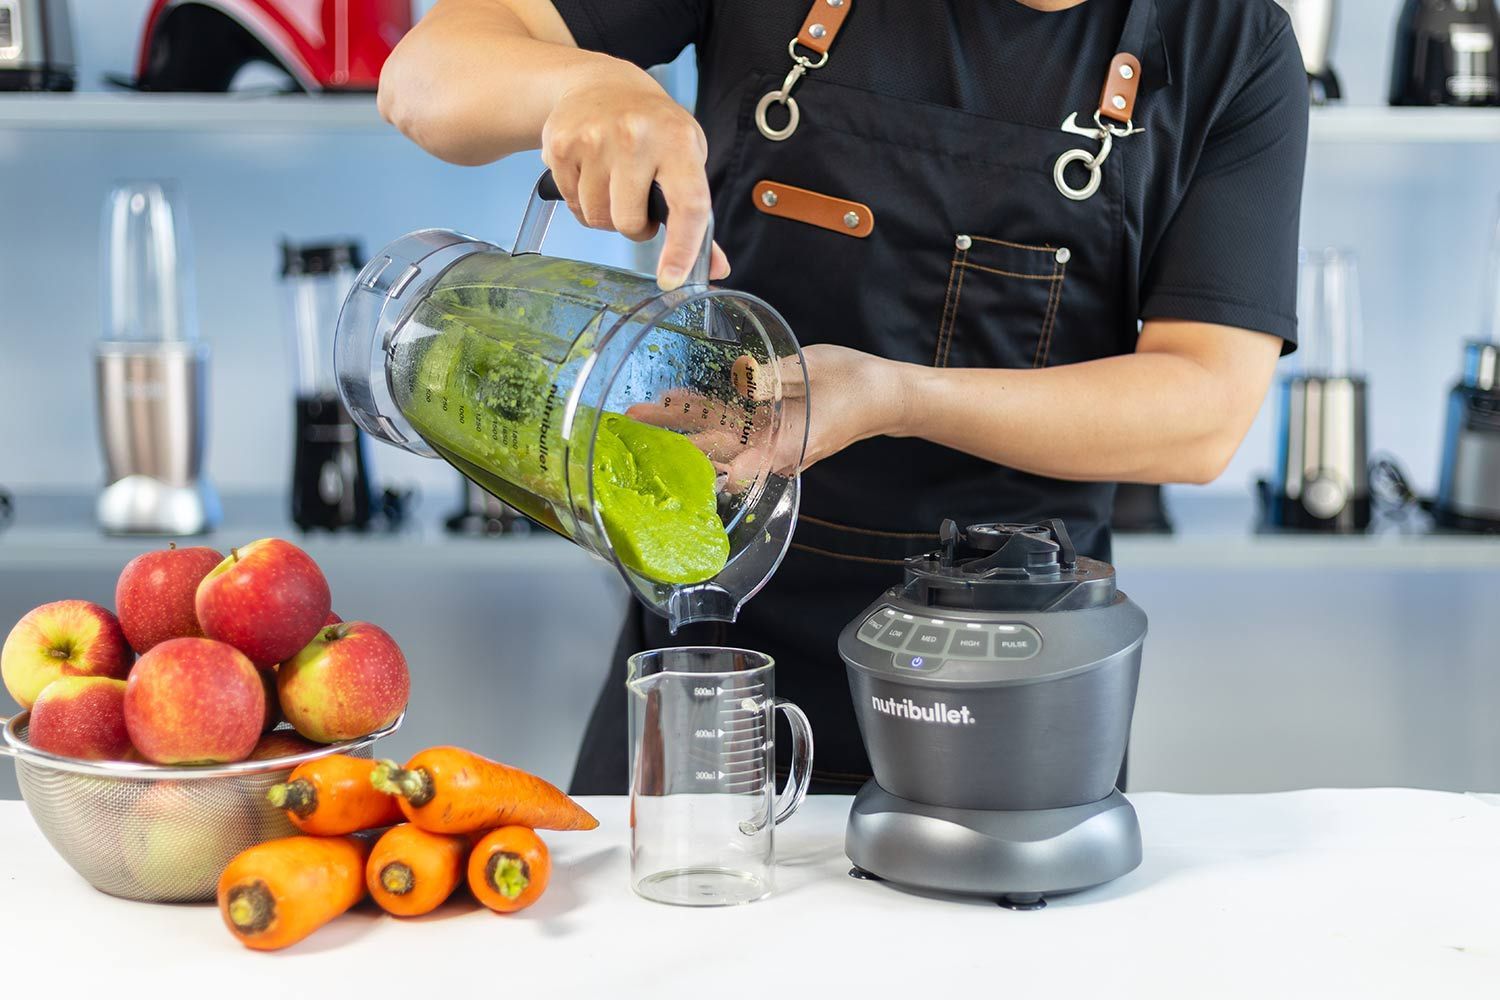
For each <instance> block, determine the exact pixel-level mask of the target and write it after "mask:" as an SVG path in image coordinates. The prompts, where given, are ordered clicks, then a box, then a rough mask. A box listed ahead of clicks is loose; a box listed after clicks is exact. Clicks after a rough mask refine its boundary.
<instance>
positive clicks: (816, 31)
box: [807, 24, 828, 38]
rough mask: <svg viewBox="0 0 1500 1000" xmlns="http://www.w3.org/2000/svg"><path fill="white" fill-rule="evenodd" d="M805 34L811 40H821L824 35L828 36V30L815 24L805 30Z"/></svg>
mask: <svg viewBox="0 0 1500 1000" xmlns="http://www.w3.org/2000/svg"><path fill="white" fill-rule="evenodd" d="M807 33H808V34H809V35H811V36H812V37H813V38H822V37H823V36H824V35H826V34H828V29H827V28H825V27H823V26H822V25H821V24H815V25H813V26H812V27H810V28H808V29H807Z"/></svg>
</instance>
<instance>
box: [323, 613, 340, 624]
mask: <svg viewBox="0 0 1500 1000" xmlns="http://www.w3.org/2000/svg"><path fill="white" fill-rule="evenodd" d="M343 620H344V619H342V618H340V617H339V616H338V614H337V613H336V612H333V611H330V612H328V617H327V618H325V619H323V624H324V625H337V624H338V623H339V622H341V621H343Z"/></svg>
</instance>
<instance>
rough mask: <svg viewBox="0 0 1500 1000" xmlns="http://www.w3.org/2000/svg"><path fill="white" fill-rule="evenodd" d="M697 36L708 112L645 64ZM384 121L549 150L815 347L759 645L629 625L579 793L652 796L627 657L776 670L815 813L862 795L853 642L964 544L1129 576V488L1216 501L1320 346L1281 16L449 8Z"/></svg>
mask: <svg viewBox="0 0 1500 1000" xmlns="http://www.w3.org/2000/svg"><path fill="white" fill-rule="evenodd" d="M688 45H693V46H695V47H696V58H697V64H698V73H699V76H698V94H697V112H696V117H695V116H694V115H692V114H689V113H688V112H687V111H686V110H685V109H683V108H682V107H680V106H679V105H678V104H677V103H675V102H674V101H673V99H672V98H671V97H670V96H669V95H668V94H666V93H665V92H664V91H663V89H662V88H661V87H660V86H658V85H657V83H656V82H655V80H654V79H653V78H652V77H651V76H650V75H649V74H648V73H647V72H646V70H645V67H649V66H652V65H656V64H661V63H665V62H669V61H671V60H673V59H674V58H675V57H677V56H678V55H679V53H681V52H682V51H683V50H684V49H685V48H686V47H687V46H688ZM379 103H380V108H381V110H382V113H383V114H384V115H385V116H386V117H387V118H388V119H389V120H390V121H391V122H393V123H394V124H395V125H396V126H397V127H398V128H400V130H401V131H402V132H404V133H405V134H406V135H407V136H409V137H410V138H412V139H413V140H415V141H416V142H417V143H419V144H420V145H422V146H423V147H425V148H426V149H427V150H429V151H431V152H432V153H434V154H436V155H437V156H439V157H442V158H444V159H446V160H450V161H453V162H455V163H464V164H481V163H486V162H489V161H492V160H494V159H496V158H498V157H501V156H505V155H507V154H509V153H512V152H515V151H518V150H522V149H530V148H538V147H539V148H540V149H541V155H542V159H543V160H544V161H545V162H546V164H547V165H548V166H549V167H550V168H551V170H552V172H553V174H554V176H555V177H556V180H557V184H558V187H559V188H560V190H561V191H562V193H563V195H564V197H565V199H566V201H567V203H568V206H569V208H570V209H571V210H572V211H573V214H574V215H576V216H577V217H578V218H579V219H580V220H582V221H583V222H584V223H585V224H586V225H588V226H591V227H594V228H598V229H609V230H617V231H618V232H620V233H623V234H624V235H626V236H629V237H631V238H634V239H644V238H647V237H650V236H651V235H653V232H654V229H655V227H654V226H653V225H652V224H651V223H650V222H649V221H648V220H647V217H646V207H645V206H646V198H647V192H648V189H649V186H650V185H651V184H652V183H653V182H655V183H656V184H659V185H660V186H661V189H662V191H663V193H664V194H665V196H666V200H667V204H668V206H669V210H670V221H669V223H668V225H667V227H666V229H667V231H666V234H665V238H664V244H663V249H662V252H661V257H660V264H659V266H658V272H657V275H658V281H659V283H660V284H661V286H662V287H663V288H672V287H675V286H677V285H679V284H681V283H682V281H683V280H684V276H685V275H686V274H687V272H688V269H689V267H690V265H691V263H692V262H693V260H694V258H695V255H696V253H697V251H698V249H699V246H700V242H701V240H702V238H703V235H704V232H705V226H706V223H707V221H708V219H709V215H710V211H712V213H713V218H714V220H715V224H716V229H715V232H716V233H717V242H718V247H716V248H715V250H714V254H713V266H712V273H713V276H714V278H715V279H718V280H720V281H721V282H722V283H724V284H726V285H729V286H731V287H734V288H737V289H741V290H744V291H747V292H750V293H753V294H755V295H758V296H760V297H761V298H764V299H765V300H767V301H768V302H770V303H771V304H772V305H773V306H775V307H776V308H777V309H778V310H779V311H780V312H781V313H782V314H783V315H784V316H785V318H786V319H787V321H788V323H789V324H790V326H791V328H792V329H793V330H794V331H796V332H797V334H798V336H799V339H800V340H801V341H802V343H803V344H804V345H805V366H806V373H807V376H808V378H809V380H810V386H811V388H810V394H809V400H810V402H811V406H810V417H809V419H810V426H809V429H808V443H807V452H806V456H805V460H804V467H803V491H802V509H801V515H800V518H799V521H798V524H797V528H796V533H795V536H794V539H793V543H792V546H791V549H790V551H789V553H788V555H787V557H786V559H785V561H784V563H783V565H782V566H781V568H780V570H779V571H778V573H777V574H776V575H775V576H774V577H773V578H772V579H771V581H770V582H769V583H768V584H767V585H766V587H765V589H764V590H763V591H762V592H761V593H760V594H759V595H757V596H756V597H755V598H754V599H752V600H751V601H750V602H749V603H748V604H747V605H746V606H745V608H744V609H743V611H742V613H741V616H740V620H739V621H738V622H737V623H735V624H733V625H710V626H690V627H688V628H686V629H684V630H683V631H682V632H681V633H679V634H678V635H677V636H669V635H668V634H667V628H666V623H665V622H664V621H661V620H658V619H657V618H655V616H647V615H643V614H642V612H641V609H640V608H638V607H637V608H633V609H632V612H631V617H630V619H629V621H628V622H627V623H626V627H625V631H624V633H623V635H622V637H621V641H620V654H619V655H618V656H617V657H616V662H615V664H614V666H613V670H612V673H611V676H610V677H609V679H608V681H607V683H606V685H605V687H604V689H603V692H602V694H601V695H600V696H599V700H598V703H597V705H596V707H595V710H594V714H593V719H592V720H591V722H590V726H589V730H588V733H587V735H586V736H585V739H584V743H583V747H582V750H581V753H580V757H579V761H578V765H577V770H576V772H575V774H574V778H573V785H572V787H573V791H574V792H577V793H605V792H621V791H623V790H624V789H625V784H626V759H625V758H626V740H625V696H624V694H623V676H624V674H623V671H624V665H623V658H624V655H625V654H626V653H629V652H632V651H635V650H642V649H648V648H653V647H659V646H665V645H673V644H684V645H686V644H695V643H701V644H712V645H736V646H742V647H747V648H751V649H757V650H761V651H763V652H766V653H769V654H770V655H772V656H773V657H774V658H775V659H776V661H777V663H778V666H779V669H778V679H777V683H778V693H781V694H784V695H785V696H787V697H788V698H790V699H791V700H793V701H795V702H797V703H799V704H800V705H801V706H802V707H803V708H804V709H805V710H806V711H807V713H808V715H809V716H810V717H811V719H812V723H813V729H814V732H815V736H816V740H817V753H816V760H815V772H814V777H815V780H814V785H813V788H814V790H824V791H852V790H854V789H855V788H856V787H857V786H858V784H859V783H861V782H863V781H864V780H865V779H866V778H867V777H868V775H869V763H868V760H867V758H866V756H865V754H864V749H863V746H862V744H861V741H860V738H859V733H858V729H857V725H856V722H855V718H854V713H853V708H852V706H851V704H850V700H849V693H848V687H847V682H846V679H845V670H844V667H843V665H842V663H841V661H840V659H839V656H838V653H837V651H836V646H835V643H836V639H837V636H838V633H839V631H840V630H841V629H842V628H843V626H844V625H845V624H846V623H848V622H849V621H851V620H852V619H853V618H854V617H855V616H856V615H857V614H858V613H859V612H860V611H861V610H862V609H863V608H865V607H866V606H867V605H868V604H869V603H870V602H871V601H873V600H874V599H875V598H876V597H877V596H878V595H879V594H880V593H881V592H882V591H884V590H885V589H886V588H888V587H890V586H892V585H894V584H896V583H898V582H899V581H900V579H901V567H902V560H903V559H905V558H906V557H907V556H910V555H913V554H915V553H918V552H921V551H924V550H928V549H931V548H934V547H936V540H937V530H938V527H939V525H940V523H941V522H942V521H943V519H945V518H952V519H954V520H956V521H958V522H959V523H960V524H966V523H967V524H972V523H981V522H995V521H1004V522H1033V521H1037V520H1041V519H1043V518H1048V517H1061V518H1062V519H1063V520H1064V521H1065V523H1066V524H1067V526H1068V528H1069V529H1070V531H1071V533H1072V536H1073V538H1074V540H1075V542H1076V544H1077V547H1078V549H1079V551H1080V552H1082V553H1084V554H1087V555H1091V556H1094V557H1097V558H1103V559H1107V558H1108V557H1109V552H1110V535H1109V528H1108V523H1109V516H1110V510H1111V504H1112V498H1113V495H1114V490H1115V486H1114V484H1116V483H1119V482H1122V481H1123V482H1136V483H1172V482H1186V483H1206V482H1208V481H1210V480H1212V479H1214V478H1216V477H1217V476H1218V475H1219V474H1220V473H1221V472H1222V471H1223V469H1224V468H1225V466H1226V464H1227V463H1228V461H1229V459H1230V457H1231V456H1232V455H1233V453H1234V451H1235V449H1236V448H1237V447H1238V445H1239V443H1240V441H1241V439H1242V438H1243V437H1244V435H1245V433H1246V432H1247V431H1248V429H1249V427H1250V425H1251V422H1252V421H1253V420H1254V418H1255V415H1256V413H1257V411H1258V410H1259V407H1260V404H1261V402H1262V400H1263V398H1264V396H1265V393H1266V391H1267V388H1268V386H1269V385H1270V381H1271V378H1272V376H1273V373H1274V369H1275V365H1276V362H1277V358H1278V357H1279V355H1281V354H1282V353H1284V352H1287V351H1290V350H1291V349H1292V348H1293V346H1294V345H1295V340H1296V318H1295V302H1296V287H1295V286H1296V279H1297V243H1298V224H1299V214H1300V209H1301V194H1302V174H1303V166H1304V160H1305V156H1306V143H1307V122H1308V110H1307V109H1308V94H1307V81H1306V76H1305V74H1304V70H1303V66H1302V61H1301V57H1300V54H1299V50H1298V48H1297V44H1296V40H1295V38H1294V36H1293V34H1292V31H1291V26H1290V22H1289V19H1288V17H1287V15H1286V14H1285V13H1284V12H1283V11H1282V10H1281V9H1280V8H1279V7H1278V6H1277V5H1276V4H1275V3H1274V2H1273V0H941V2H938V0H934V2H929V3H912V2H910V0H760V2H755V3H750V2H745V0H441V2H439V3H438V4H437V6H436V7H435V8H434V9H433V10H432V11H431V12H430V13H429V14H428V15H427V16H426V17H424V18H423V19H422V20H421V22H420V23H419V24H418V25H417V26H416V27H415V28H414V29H413V30H412V31H411V33H410V34H408V35H407V36H406V37H405V39H403V40H402V42H401V43H400V45H399V46H398V47H397V48H396V50H395V52H394V53H393V55H392V56H391V58H390V60H389V61H388V62H387V64H386V66H385V69H384V72H383V73H382V75H381V81H380V92H379Z"/></svg>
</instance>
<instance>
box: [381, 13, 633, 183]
mask: <svg viewBox="0 0 1500 1000" xmlns="http://www.w3.org/2000/svg"><path fill="white" fill-rule="evenodd" d="M552 17H554V18H556V14H555V13H553V14H552ZM566 30H567V29H566V28H565V27H562V26H561V21H560V19H559V20H558V21H557V23H556V24H555V25H553V26H551V27H550V29H546V30H544V29H538V28H537V27H536V26H535V25H528V24H527V22H526V21H525V20H523V19H522V17H521V16H520V15H518V14H517V13H516V11H515V10H513V9H512V8H511V6H510V5H509V4H508V3H506V2H504V0H444V2H442V3H439V4H438V5H437V6H436V7H434V8H433V9H432V10H431V11H430V12H429V13H428V14H427V16H426V17H424V18H422V20H421V21H419V22H418V23H417V25H416V27H414V28H413V29H412V30H411V31H410V32H409V33H408V34H407V35H406V37H405V38H403V39H402V40H401V43H400V44H399V45H398V46H396V50H395V51H394V52H393V53H392V54H391V57H390V58H389V59H388V60H387V61H386V64H385V68H384V69H383V70H382V72H381V74H380V94H379V103H380V111H381V114H383V115H384V116H385V118H386V120H387V121H389V122H391V123H392V124H394V125H395V126H396V127H397V128H399V129H400V130H401V131H402V132H403V133H404V134H406V135H407V136H408V137H409V138H411V139H412V140H413V141H414V142H416V143H417V144H418V145H420V146H422V147H423V148H424V149H426V150H427V151H428V152H430V153H432V154H433V155H435V156H439V157H441V158H443V159H445V160H449V161H450V162H453V163H462V164H471V165H472V164H480V163H489V162H491V161H493V160H496V159H499V158H500V157H502V156H506V155H508V154H510V153H514V152H516V151H518V150H522V149H535V148H537V146H538V145H539V144H540V140H541V134H542V126H543V124H544V123H545V122H546V120H547V116H548V115H549V114H550V113H551V111H552V109H553V107H554V106H555V105H556V104H557V101H558V99H559V98H560V97H561V96H562V94H563V93H564V92H566V91H567V90H568V89H569V88H570V87H573V86H576V85H577V84H579V83H581V82H584V81H587V80H591V79H603V78H610V77H615V78H618V80H619V85H620V86H622V87H632V86H648V87H654V86H655V83H654V82H653V81H652V80H651V78H650V76H649V75H647V74H646V73H645V72H644V71H642V70H640V69H638V68H637V67H635V66H632V65H631V64H629V63H627V62H623V61H621V60H619V59H614V58H611V57H609V56H605V55H602V54H600V53H597V52H588V51H584V50H582V49H579V48H577V47H576V46H573V45H571V44H569V43H570V42H571V38H570V37H568V36H567V34H566ZM533 31H541V32H542V33H543V34H547V33H551V34H553V35H554V37H553V38H552V39H551V40H538V39H537V38H536V37H533ZM497 67H503V72H497Z"/></svg>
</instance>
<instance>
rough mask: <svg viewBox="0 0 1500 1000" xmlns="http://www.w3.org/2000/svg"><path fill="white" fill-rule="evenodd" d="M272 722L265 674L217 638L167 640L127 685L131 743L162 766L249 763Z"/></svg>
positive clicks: (138, 666)
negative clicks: (266, 723)
mask: <svg viewBox="0 0 1500 1000" xmlns="http://www.w3.org/2000/svg"><path fill="white" fill-rule="evenodd" d="M265 716H266V693H265V688H264V687H263V686H262V682H261V678H260V671H258V670H256V669H255V664H253V663H251V662H250V660H249V659H248V658H246V656H245V654H243V653H241V652H240V651H239V650H237V649H235V648H234V647H233V646H230V645H227V644H225V643H222V642H215V641H214V640H212V639H168V640H167V641H166V642H163V643H160V644H158V645H156V646H154V647H153V648H152V649H151V652H149V653H147V654H146V655H145V656H143V657H141V658H140V660H139V661H138V662H137V663H136V665H135V667H134V668H133V669H132V670H131V671H130V678H129V679H128V680H127V681H126V682H125V726H126V728H127V729H129V730H130V742H132V743H134V744H135V748H136V749H137V750H139V751H140V753H141V756H143V757H145V758H146V759H147V760H149V761H151V762H153V763H156V764H223V763H229V762H231V761H237V760H244V759H245V758H246V757H248V756H250V751H252V750H254V749H255V744H256V743H257V742H258V741H259V740H260V729H261V723H262V722H263V721H264V720H265Z"/></svg>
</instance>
